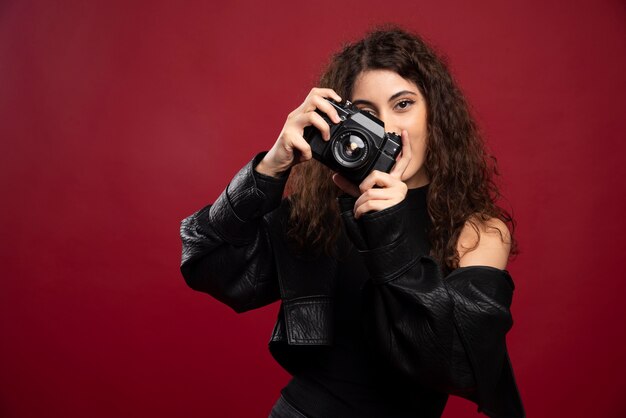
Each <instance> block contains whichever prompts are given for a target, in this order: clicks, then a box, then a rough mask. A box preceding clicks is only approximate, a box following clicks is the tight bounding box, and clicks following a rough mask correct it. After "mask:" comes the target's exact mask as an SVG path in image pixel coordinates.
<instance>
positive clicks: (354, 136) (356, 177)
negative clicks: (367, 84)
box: [304, 99, 402, 184]
mask: <svg viewBox="0 0 626 418" xmlns="http://www.w3.org/2000/svg"><path fill="white" fill-rule="evenodd" d="M326 100H328V99H326ZM328 102H330V104H332V105H333V106H334V107H335V109H336V110H337V113H338V114H339V117H340V118H341V122H339V123H338V124H335V123H333V122H332V121H331V120H330V118H329V117H328V116H327V115H326V114H325V113H323V112H321V111H320V110H319V109H318V110H316V112H317V113H319V114H320V115H321V116H322V117H323V118H324V120H325V121H326V122H328V125H329V126H330V140H328V141H324V139H322V133H321V132H320V131H319V130H318V129H317V128H315V127H314V126H307V127H306V128H305V129H304V139H305V140H306V141H307V142H308V143H309V145H310V146H311V151H312V152H313V158H315V159H316V160H318V161H320V162H321V163H322V164H324V165H326V166H328V167H329V168H330V169H331V170H334V171H336V172H338V173H340V174H341V175H342V176H344V177H345V178H346V179H348V180H350V181H351V182H353V183H355V184H359V183H361V182H362V181H363V179H364V178H365V177H367V175H368V174H369V173H371V172H372V171H373V170H379V171H383V172H385V173H389V172H390V171H391V168H392V167H393V165H394V164H395V163H396V157H397V156H398V155H399V154H400V151H401V150H402V140H401V138H400V136H398V135H397V134H395V133H393V132H385V125H384V123H383V122H382V121H381V120H380V119H378V118H376V117H374V116H372V115H370V114H369V113H367V112H362V111H360V110H359V109H358V108H357V107H356V106H354V105H353V104H352V103H350V102H349V101H346V102H345V103H336V102H334V101H332V100H328Z"/></svg>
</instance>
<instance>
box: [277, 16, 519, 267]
mask: <svg viewBox="0 0 626 418" xmlns="http://www.w3.org/2000/svg"><path fill="white" fill-rule="evenodd" d="M381 69H384V70H391V71H394V72H396V73H397V74H399V75H400V76H402V77H403V78H405V79H407V80H410V81H412V82H414V83H415V84H416V85H417V87H418V88H419V90H420V92H421V93H422V95H423V96H424V98H425V99H426V103H427V125H428V136H427V140H426V144H427V146H426V156H425V162H424V164H425V169H426V174H427V176H428V178H429V179H430V186H429V188H428V212H429V216H430V219H431V223H432V227H431V230H430V242H431V256H433V257H434V258H435V259H437V260H438V261H439V262H440V263H441V265H442V267H443V269H444V270H445V271H451V270H454V269H455V268H457V267H458V264H459V255H458V252H457V248H456V245H457V240H458V238H459V235H460V233H461V230H462V229H463V227H464V225H465V224H466V222H468V221H469V223H470V224H471V225H472V226H473V228H474V229H475V230H476V232H477V233H478V231H479V224H481V223H485V222H486V221H488V220H489V219H491V218H497V219H500V220H502V221H503V222H505V224H507V226H508V227H509V230H510V231H511V237H510V240H511V254H514V253H515V252H516V245H515V241H514V239H513V229H514V226H515V225H514V221H513V219H512V217H511V216H510V214H509V213H508V212H507V211H506V210H504V209H502V208H501V207H499V206H498V204H497V201H498V200H499V198H500V193H499V191H498V187H497V186H496V184H495V183H494V181H493V179H494V177H495V176H496V175H497V174H498V171H497V166H496V160H495V158H493V157H492V156H490V155H489V154H488V153H487V151H486V149H485V145H484V142H483V138H482V136H481V134H480V132H479V130H478V127H477V125H476V123H475V122H474V119H473V118H472V116H471V115H470V111H469V109H468V105H467V102H466V100H465V98H464V97H463V94H462V93H461V91H460V89H459V88H458V87H457V85H456V83H455V82H454V80H453V78H452V76H451V74H450V72H449V71H448V69H447V67H446V64H445V63H444V61H443V60H442V59H441V58H439V57H438V56H437V54H436V53H435V52H434V51H433V49H432V48H431V47H429V46H428V45H427V44H426V43H425V42H424V41H423V40H422V39H421V38H420V37H419V36H416V35H414V34H411V33H409V32H407V31H405V30H403V29H401V28H398V27H395V26H386V27H383V28H380V29H376V30H374V31H372V32H370V33H368V34H367V36H366V37H365V38H363V39H361V40H360V41H358V42H355V43H352V44H348V45H346V46H345V47H344V48H343V49H342V50H341V51H340V52H338V53H337V54H335V55H334V56H333V57H332V58H331V60H330V63H329V65H328V67H327V68H326V70H325V71H324V73H323V74H322V76H321V78H320V81H319V86H320V87H327V88H332V89H334V90H335V91H336V92H337V93H338V94H339V95H340V96H341V97H342V98H351V97H352V90H353V87H354V83H355V80H356V78H357V76H358V75H359V74H360V73H361V72H363V71H367V70H381ZM331 175H332V173H331V171H330V170H329V169H328V168H326V167H325V166H323V165H322V164H320V163H319V162H317V161H315V160H311V161H308V162H306V163H302V164H298V165H297V166H295V167H294V168H293V172H292V173H291V176H290V178H289V183H288V186H287V190H288V194H289V199H290V203H291V215H290V222H289V224H290V229H289V236H290V238H291V239H292V240H293V241H294V242H295V243H296V244H297V245H298V246H299V247H300V248H301V249H306V250H316V249H317V250H325V251H326V252H328V253H332V252H333V251H334V250H333V249H334V244H335V242H336V240H337V237H338V236H339V233H340V230H341V227H340V217H339V211H338V208H337V203H336V199H335V198H336V197H337V195H338V194H339V193H340V191H339V189H338V188H337V187H336V186H335V185H334V183H333V182H332V179H331ZM501 236H502V234H501ZM476 245H477V244H476Z"/></svg>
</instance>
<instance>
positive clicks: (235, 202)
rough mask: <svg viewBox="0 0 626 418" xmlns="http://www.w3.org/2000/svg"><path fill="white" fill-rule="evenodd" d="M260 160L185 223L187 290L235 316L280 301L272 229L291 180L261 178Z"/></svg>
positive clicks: (183, 267)
mask: <svg viewBox="0 0 626 418" xmlns="http://www.w3.org/2000/svg"><path fill="white" fill-rule="evenodd" d="M263 156H264V154H263V153H262V154H259V155H257V156H256V157H255V158H254V159H253V160H252V161H251V162H249V163H248V164H247V165H246V166H245V167H243V168H242V169H241V170H240V171H239V172H238V173H237V174H236V175H235V177H234V178H233V179H232V181H231V182H230V184H229V185H228V187H227V188H226V190H224V191H223V192H222V194H221V195H220V196H219V197H218V198H217V200H216V201H215V203H213V204H212V205H209V206H206V207H205V208H203V209H201V210H199V211H198V212H196V213H194V214H192V215H191V216H189V217H187V218H185V219H184V220H183V221H182V222H181V227H180V236H181V239H182V260H181V267H180V268H181V272H182V274H183V277H184V278H185V281H186V282H187V284H188V285H189V286H190V287H191V288H192V289H195V290H198V291H201V292H206V293H208V294H210V295H212V296H213V297H215V298H216V299H218V300H220V301H221V302H223V303H225V304H227V305H228V306H230V307H231V308H233V309H234V310H235V311H237V312H244V311H247V310H250V309H254V308H257V307H260V306H264V305H266V304H268V303H271V302H273V301H275V300H278V298H279V297H280V295H279V290H278V282H277V278H276V267H275V265H274V257H273V255H272V248H271V245H270V241H269V235H268V232H267V230H268V223H269V222H271V221H270V219H271V216H269V215H268V214H269V213H270V212H272V211H274V210H275V209H276V208H278V207H279V205H280V204H281V198H282V193H283V190H284V187H285V183H286V181H287V175H285V176H284V177H282V178H279V179H276V178H273V177H268V176H264V175H262V174H259V173H257V172H256V171H255V170H254V167H255V166H256V164H258V162H259V161H260V160H261V159H262V158H263Z"/></svg>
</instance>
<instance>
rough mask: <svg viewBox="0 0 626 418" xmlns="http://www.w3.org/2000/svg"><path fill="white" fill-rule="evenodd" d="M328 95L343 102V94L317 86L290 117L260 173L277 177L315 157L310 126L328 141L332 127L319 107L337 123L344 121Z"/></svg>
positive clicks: (261, 163) (262, 164)
mask: <svg viewBox="0 0 626 418" xmlns="http://www.w3.org/2000/svg"><path fill="white" fill-rule="evenodd" d="M325 98H329V99H333V100H335V101H337V102H340V101H341V97H339V95H338V94H337V93H335V91H334V90H332V89H323V88H313V89H312V90H311V92H310V93H309V94H308V96H307V97H306V99H304V102H303V103H302V104H301V105H300V106H299V107H298V108H297V109H295V110H294V111H293V112H291V113H290V114H289V116H287V121H286V122H285V125H284V126H283V130H282V131H281V132H280V135H279V136H278V139H277V140H276V143H274V146H273V147H272V149H270V150H269V152H268V153H267V154H266V155H265V157H264V158H263V159H262V160H261V162H259V164H258V165H257V166H256V170H257V171H258V172H259V173H261V174H266V175H268V176H273V177H277V176H279V175H280V174H281V173H283V172H285V171H287V170H288V169H289V168H290V167H292V166H293V165H295V164H298V163H301V162H303V161H307V160H310V159H311V158H312V156H313V155H312V154H311V147H310V146H309V144H308V143H307V142H306V140H305V139H304V137H303V134H304V128H305V127H307V126H311V125H312V126H315V127H316V128H317V129H318V130H320V131H321V132H322V138H323V139H324V140H325V141H328V140H329V139H330V126H329V125H328V123H327V122H326V121H325V120H324V119H323V118H322V117H321V116H320V115H319V114H318V113H317V112H315V110H316V109H319V110H320V111H322V112H324V113H326V114H327V115H328V117H329V118H330V120H332V121H333V122H335V123H339V122H340V121H341V120H340V119H339V115H338V114H337V111H336V110H335V108H334V107H333V106H332V105H331V104H330V103H329V102H328V101H326V100H325Z"/></svg>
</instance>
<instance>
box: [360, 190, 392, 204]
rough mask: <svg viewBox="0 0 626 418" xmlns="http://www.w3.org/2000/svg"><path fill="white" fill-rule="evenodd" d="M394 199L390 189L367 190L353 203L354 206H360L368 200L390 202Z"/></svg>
mask: <svg viewBox="0 0 626 418" xmlns="http://www.w3.org/2000/svg"><path fill="white" fill-rule="evenodd" d="M394 197H395V193H394V192H393V191H392V190H391V189H376V188H373V189H369V190H368V191H366V192H364V193H363V194H361V196H359V198H358V199H357V200H356V202H354V206H355V207H356V206H360V205H362V204H364V203H365V202H367V201H368V200H392V199H393V198H394Z"/></svg>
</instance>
